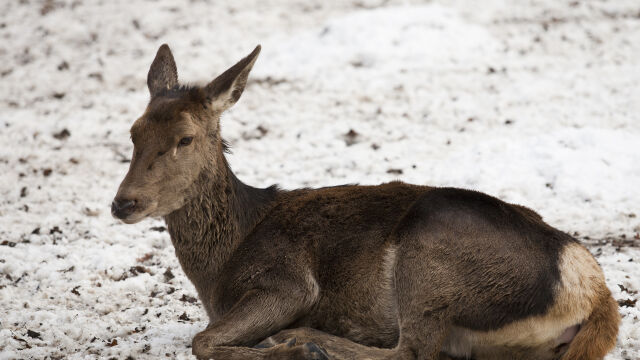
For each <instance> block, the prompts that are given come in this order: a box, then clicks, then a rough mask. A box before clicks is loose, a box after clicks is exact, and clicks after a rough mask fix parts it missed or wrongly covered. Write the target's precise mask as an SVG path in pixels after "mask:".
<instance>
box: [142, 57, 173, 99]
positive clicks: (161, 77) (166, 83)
mask: <svg viewBox="0 0 640 360" xmlns="http://www.w3.org/2000/svg"><path fill="white" fill-rule="evenodd" d="M176 85H178V69H177V67H176V62H175V60H173V54H171V49H169V45H167V44H162V46H160V48H159V49H158V53H157V54H156V58H155V59H154V60H153V63H152V64H151V68H150V69H149V74H147V86H148V87H149V93H150V94H151V97H152V98H153V97H155V96H157V95H158V94H160V93H161V92H163V91H165V90H167V89H171V88H173V87H174V86H176Z"/></svg>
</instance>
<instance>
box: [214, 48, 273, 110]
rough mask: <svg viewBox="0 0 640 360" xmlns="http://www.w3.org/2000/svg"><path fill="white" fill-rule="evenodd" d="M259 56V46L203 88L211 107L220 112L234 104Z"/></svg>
mask: <svg viewBox="0 0 640 360" xmlns="http://www.w3.org/2000/svg"><path fill="white" fill-rule="evenodd" d="M259 54H260V45H258V46H256V48H255V49H254V50H253V51H252V52H251V54H249V55H247V57H245V58H244V59H242V60H240V61H238V63H237V64H235V65H233V66H232V67H230V68H229V69H228V70H227V71H225V72H223V73H222V74H221V75H220V76H218V77H217V78H215V79H214V80H213V81H212V82H210V83H209V84H208V85H207V86H206V87H205V92H206V94H207V98H208V99H209V102H210V103H211V106H212V107H214V108H215V109H219V110H221V111H224V110H227V109H228V108H230V107H231V106H232V105H233V104H235V103H236V102H237V101H238V99H240V95H242V92H243V91H244V87H245V85H247V78H248V77H249V72H250V71H251V68H252V67H253V64H254V63H255V62H256V59H257V58H258V55H259Z"/></svg>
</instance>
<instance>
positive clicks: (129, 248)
mask: <svg viewBox="0 0 640 360" xmlns="http://www.w3.org/2000/svg"><path fill="white" fill-rule="evenodd" d="M0 11H1V12H0V13H1V14H2V15H0V37H1V38H2V39H3V40H2V41H1V42H0V94H2V96H0V142H1V143H2V146H0V195H1V197H0V244H4V245H0V359H13V358H62V357H64V358H72V359H76V358H78V359H79V358H83V359H84V358H97V357H100V358H103V357H104V358H108V357H115V358H123V359H124V358H127V357H128V356H131V357H133V358H136V359H143V358H158V357H169V358H190V352H191V351H190V348H189V346H190V342H191V338H192V337H193V336H194V335H195V334H196V333H197V332H198V331H199V330H201V329H203V328H204V327H205V326H206V321H207V320H206V314H205V313H204V311H203V310H202V308H201V307H200V306H199V304H198V303H197V302H193V300H192V298H193V297H195V295H196V294H195V289H194V288H193V286H192V285H191V284H190V283H189V281H188V280H187V279H186V277H185V275H184V274H183V272H182V271H181V269H180V267H179V264H178V262H177V259H176V258H175V255H174V252H173V248H172V246H171V242H170V239H169V237H168V235H167V233H166V231H162V230H163V228H162V226H163V225H164V224H163V223H162V221H160V220H158V219H150V220H146V221H144V222H142V223H139V224H136V225H124V224H121V223H119V222H117V221H115V220H114V219H112V218H111V216H110V214H109V204H110V202H111V199H112V197H113V195H114V194H115V191H116V189H117V186H118V184H119V182H120V180H121V179H122V177H123V176H124V174H125V173H126V171H127V167H128V164H127V163H126V162H123V160H126V159H128V158H129V156H130V152H131V148H132V147H131V144H130V142H129V139H128V130H129V127H130V125H131V124H132V122H133V121H134V120H135V118H136V117H137V116H139V115H140V114H141V113H142V111H143V109H144V106H145V105H146V101H147V99H148V94H147V89H146V86H145V81H146V73H147V71H148V67H149V65H150V63H151V61H152V59H153V56H154V54H155V51H156V50H157V48H158V46H159V45H160V44H161V43H163V42H167V43H169V44H170V46H171V48H172V50H173V52H174V56H175V57H176V61H177V63H178V71H179V75H180V78H181V80H182V81H185V82H203V81H207V80H210V79H212V78H213V77H214V76H215V75H217V74H218V73H220V72H221V71H223V70H224V69H226V68H227V67H228V66H230V65H232V64H233V63H234V62H235V61H237V60H238V59H240V58H241V57H242V56H244V55H246V54H248V53H249V52H250V51H251V50H252V49H253V47H254V46H255V45H256V44H258V43H261V44H262V46H263V52H262V54H261V55H260V58H259V60H258V62H257V63H256V66H255V68H254V71H253V73H252V77H251V80H250V83H249V85H248V87H247V90H246V91H245V93H244V95H243V98H242V99H241V100H240V102H239V103H238V104H237V105H236V106H235V107H234V108H233V109H232V110H231V111H229V113H228V114H226V115H225V116H224V118H223V121H222V126H223V134H224V135H225V137H226V138H227V139H228V140H229V141H230V142H231V144H232V146H233V155H231V156H230V157H229V160H230V162H231V165H232V167H233V169H234V170H235V171H236V174H237V175H238V177H239V178H241V179H242V180H244V181H245V182H247V183H249V184H252V185H255V186H266V185H270V184H272V183H278V184H280V185H281V186H283V187H285V188H296V187H302V186H326V185H335V184H341V183H361V184H377V183H380V182H385V181H390V180H394V179H401V180H403V181H406V182H411V183H417V184H430V185H437V186H459V187H465V188H472V189H477V190H480V191H483V192H486V193H489V194H492V195H495V196H498V197H500V198H502V199H504V200H507V201H511V202H516V203H520V204H523V205H526V206H529V207H531V208H533V209H535V210H537V211H538V212H540V213H541V214H542V215H543V217H544V218H545V220H546V221H547V222H549V223H550V224H552V225H554V226H556V227H558V228H560V229H562V230H564V231H567V232H568V233H571V234H574V236H576V237H578V238H580V239H582V240H583V241H584V242H585V244H587V245H588V247H589V249H590V250H591V251H592V252H593V253H594V255H596V257H597V259H598V261H599V262H600V264H601V265H602V267H603V269H604V271H605V275H606V278H607V282H608V285H609V287H610V288H611V290H612V292H613V294H614V297H615V298H616V299H617V300H619V301H625V300H632V301H631V302H633V300H639V299H640V295H639V294H638V291H639V290H640V278H639V276H638V275H639V274H640V265H639V263H640V239H638V233H640V213H639V211H638V206H637V204H638V202H639V201H640V187H639V186H638V184H640V151H638V144H639V143H640V121H639V120H640V119H639V115H638V114H640V102H639V101H638V99H640V87H639V86H638V85H637V84H638V83H640V43H639V42H638V41H636V39H637V38H638V36H640V5H639V4H638V2H637V1H635V0H618V1H615V2H612V1H555V0H539V1H528V0H527V1H519V2H510V1H506V0H487V1H482V2H474V1H463V0H455V1H433V2H426V3H425V2H418V1H406V2H400V1H395V0H392V1H375V0H371V1H369V0H366V1H353V2H352V1H338V2H335V3H332V5H327V3H326V2H322V1H320V0H313V1H283V0H279V1H278V0H274V1H255V0H254V1H249V0H239V1H234V2H233V3H231V2H229V3H224V2H208V1H192V2H190V3H189V4H188V5H181V6H177V5H176V4H175V3H174V2H171V1H168V0H159V1H153V2H148V1H147V2H145V1H138V0H129V1H108V2H89V1H86V2H79V1H73V2H71V1H44V2H42V1H33V0H31V1H28V0H25V1H20V2H13V1H11V2H9V1H7V2H3V3H2V4H1V5H0ZM64 129H67V130H68V131H69V132H70V136H67V137H65V136H64V135H65V134H64V133H61V132H62V130H64ZM351 130H353V132H351V133H350V131H351ZM349 133H350V134H351V135H347V134H349ZM54 135H56V136H57V137H56V136H54ZM348 143H349V144H350V145H349V144H348ZM23 189H24V190H23ZM36 229H38V230H37V231H36ZM5 242H6V243H5ZM167 269H170V272H167ZM631 302H630V303H631ZM630 303H628V304H630ZM620 312H621V314H622V315H623V324H622V327H621V329H620V335H619V338H618V346H617V348H616V349H615V350H614V351H613V352H612V353H611V354H610V355H609V356H608V357H607V359H609V360H613V359H636V358H639V357H640V320H638V319H639V317H640V304H634V305H628V306H622V307H620ZM28 330H31V331H33V332H36V333H38V334H37V335H36V334H35V333H28ZM29 334H31V335H29Z"/></svg>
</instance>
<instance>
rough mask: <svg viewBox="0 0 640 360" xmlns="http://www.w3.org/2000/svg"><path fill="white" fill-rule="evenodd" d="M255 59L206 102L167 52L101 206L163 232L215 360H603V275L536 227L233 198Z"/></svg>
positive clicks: (215, 85)
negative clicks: (228, 121) (230, 118)
mask: <svg viewBox="0 0 640 360" xmlns="http://www.w3.org/2000/svg"><path fill="white" fill-rule="evenodd" d="M259 52H260V47H259V46H258V47H257V48H256V49H255V50H254V51H253V52H252V53H251V54H249V55H248V56H247V57H245V58H244V59H242V60H240V62H238V63H237V64H235V65H234V66H232V67H231V68H229V69H228V70H227V71H225V72H224V73H222V75H220V76H218V77H217V78H215V79H214V80H213V81H212V82H210V83H209V84H207V85H206V86H203V87H197V86H180V85H178V75H177V70H176V65H175V62H174V59H173V55H172V54H171V51H170V50H169V47H168V46H167V45H162V46H161V47H160V49H159V50H158V53H157V55H156V58H155V60H154V61H153V64H152V65H151V69H150V70H149V74H148V78H147V85H148V87H149V91H150V93H151V100H150V102H149V104H148V106H147V108H146V110H145V112H144V114H143V115H142V116H141V117H140V118H139V119H137V120H136V121H135V123H134V124H133V126H132V128H131V139H132V141H133V144H134V150H133V157H132V159H131V164H130V168H129V172H128V174H127V175H126V177H125V178H124V180H123V181H122V184H121V185H120V188H119V190H118V193H117V195H116V197H115V199H114V201H113V204H112V213H113V215H114V216H115V217H117V218H119V219H122V221H124V222H126V223H135V222H138V221H140V220H142V219H144V218H146V217H148V216H162V217H164V219H165V221H166V223H167V226H168V230H169V233H170V235H171V241H172V242H173V245H174V246H175V251H176V255H177V256H178V259H179V261H180V264H181V265H182V268H183V270H184V272H185V273H186V275H187V276H188V278H189V279H190V280H191V281H192V282H193V284H194V285H195V287H196V289H197V291H198V296H199V298H200V301H201V302H202V304H203V305H204V308H205V309H206V312H207V315H208V316H209V319H210V322H209V325H208V326H207V328H206V329H205V330H203V331H202V332H200V333H198V334H197V335H196V336H195V338H194V339H193V344H192V351H193V354H195V355H196V356H197V357H198V358H214V359H243V360H244V359H327V358H330V359H450V358H465V359H469V358H473V359H477V360H481V359H492V360H493V359H535V360H542V359H562V360H589V359H601V358H603V357H604V356H605V354H606V353H607V352H608V351H609V350H611V349H612V348H613V346H614V345H615V342H616V335H617V332H618V325H619V321H620V316H619V313H618V307H617V303H616V302H615V301H614V299H613V298H612V296H611V293H610V291H609V289H608V288H607V286H606V284H605V280H604V276H603V273H602V270H601V269H600V267H599V266H598V264H597V262H596V260H595V259H594V258H593V256H591V254H590V253H589V251H588V250H587V249H585V248H584V247H583V246H581V245H580V244H579V243H578V241H577V240H575V239H573V238H572V237H571V236H569V235H567V234H565V233H563V232H561V231H559V230H556V229H554V228H553V227H551V226H549V225H547V224H546V223H545V222H543V221H542V218H541V217H540V216H539V215H538V214H536V213H535V212H534V211H532V210H530V209H528V208H525V207H522V206H519V205H513V204H508V203H505V202H503V201H500V200H498V199H496V198H493V197H491V196H488V195H485V194H482V193H479V192H475V191H469V190H462V189H454V188H434V187H428V186H417V185H409V184H405V183H402V182H391V183H388V184H382V185H379V186H357V185H347V186H336V187H328V188H320V189H298V190H292V191H285V190H281V189H278V188H277V187H275V186H272V187H268V188H266V189H258V188H254V187H251V186H249V185H246V184H244V183H242V182H241V181H240V180H238V179H237V178H236V177H235V176H234V174H233V172H232V171H231V169H230V168H229V165H228V163H227V161H226V159H225V155H224V153H225V150H226V148H227V145H226V143H225V142H224V140H223V139H222V138H221V136H220V115H221V114H222V112H223V111H225V110H226V109H228V108H229V107H230V106H232V105H233V104H234V103H235V102H237V101H238V99H239V98H240V95H241V94H242V92H243V90H244V88H245V85H246V83H247V77H248V75H249V71H250V70H251V68H252V66H253V64H254V63H255V61H256V59H257V57H258V54H259Z"/></svg>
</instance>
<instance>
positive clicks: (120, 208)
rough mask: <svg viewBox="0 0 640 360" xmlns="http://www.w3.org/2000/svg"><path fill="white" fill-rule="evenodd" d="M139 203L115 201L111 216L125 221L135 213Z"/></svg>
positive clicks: (128, 200)
mask: <svg viewBox="0 0 640 360" xmlns="http://www.w3.org/2000/svg"><path fill="white" fill-rule="evenodd" d="M136 203H137V201H136V200H135V199H118V198H116V199H114V200H113V202H112V203H111V214H112V215H113V216H115V217H117V218H120V219H124V218H126V217H127V216H129V215H131V214H132V213H133V210H134V209H135V207H136Z"/></svg>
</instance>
